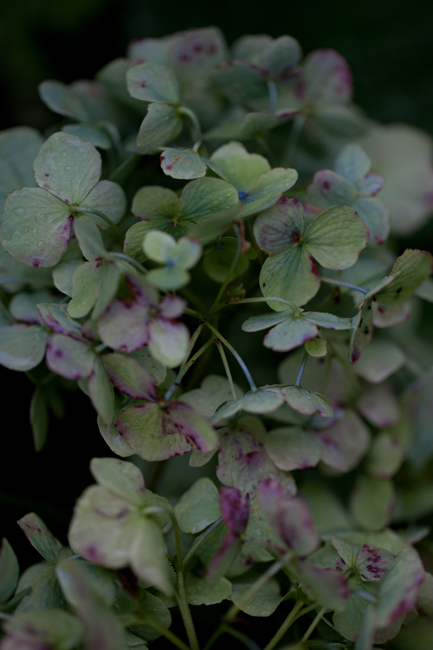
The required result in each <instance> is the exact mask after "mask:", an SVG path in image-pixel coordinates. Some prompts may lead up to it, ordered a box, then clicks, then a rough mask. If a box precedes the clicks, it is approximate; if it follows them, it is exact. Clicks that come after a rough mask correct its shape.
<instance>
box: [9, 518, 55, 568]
mask: <svg viewBox="0 0 433 650" xmlns="http://www.w3.org/2000/svg"><path fill="white" fill-rule="evenodd" d="M18 526H19V527H20V528H21V530H22V531H23V532H24V534H25V536H26V537H27V539H28V540H29V542H30V544H31V545H32V546H33V547H34V548H35V549H36V550H37V552H38V553H40V554H41V555H42V557H43V558H44V559H45V560H47V562H50V563H51V564H56V563H57V558H58V555H59V551H60V550H61V548H62V545H61V543H60V542H59V540H58V539H56V538H55V537H54V535H52V534H51V533H50V531H49V530H48V528H47V527H46V525H45V524H44V522H43V521H42V519H41V518H40V517H38V515H35V513H34V512H30V513H29V514H28V515H25V516H24V517H22V518H21V519H20V520H19V521H18Z"/></svg>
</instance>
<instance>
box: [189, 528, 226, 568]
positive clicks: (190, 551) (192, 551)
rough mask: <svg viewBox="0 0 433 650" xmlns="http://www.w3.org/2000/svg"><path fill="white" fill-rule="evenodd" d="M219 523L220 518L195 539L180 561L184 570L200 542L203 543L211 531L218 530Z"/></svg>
mask: <svg viewBox="0 0 433 650" xmlns="http://www.w3.org/2000/svg"><path fill="white" fill-rule="evenodd" d="M221 523H222V517H220V518H219V519H217V520H216V521H214V522H213V524H211V525H210V526H208V527H207V528H206V530H205V531H204V532H203V533H202V534H201V535H200V537H197V539H196V540H195V542H194V544H193V545H192V546H191V548H190V549H189V551H188V553H187V554H186V555H185V557H184V558H183V560H182V562H183V566H184V568H186V565H187V564H188V562H189V561H190V559H191V558H192V557H193V556H194V555H195V553H196V551H197V549H198V547H199V546H200V544H201V543H202V542H204V540H205V539H206V537H207V536H208V535H210V533H211V532H212V531H213V530H215V528H218V526H219V525H220V524H221Z"/></svg>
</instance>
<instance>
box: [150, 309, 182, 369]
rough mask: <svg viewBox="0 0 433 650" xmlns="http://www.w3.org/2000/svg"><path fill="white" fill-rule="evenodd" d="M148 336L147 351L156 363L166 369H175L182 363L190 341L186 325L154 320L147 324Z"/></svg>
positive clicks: (159, 319) (160, 319)
mask: <svg viewBox="0 0 433 650" xmlns="http://www.w3.org/2000/svg"><path fill="white" fill-rule="evenodd" d="M149 335H150V340H149V351H150V353H151V355H152V356H153V357H154V358H155V359H156V360H157V361H159V362H160V363H163V364H164V365H165V366H167V368H176V367H177V366H179V365H180V364H181V363H182V361H183V359H184V357H185V354H186V352H187V348H188V344H189V339H190V336H189V330H188V328H187V327H186V325H184V324H183V323H175V322H172V321H168V320H163V319H162V318H158V319H154V320H152V321H151V322H150V324H149Z"/></svg>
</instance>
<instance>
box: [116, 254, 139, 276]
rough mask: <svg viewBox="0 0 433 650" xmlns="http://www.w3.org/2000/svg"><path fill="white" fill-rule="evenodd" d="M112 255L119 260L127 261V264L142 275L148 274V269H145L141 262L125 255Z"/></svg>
mask: <svg viewBox="0 0 433 650" xmlns="http://www.w3.org/2000/svg"><path fill="white" fill-rule="evenodd" d="M111 255H114V256H115V257H118V258H119V260H125V262H128V264H130V265H131V266H133V267H134V268H135V269H137V271H141V273H147V269H145V268H144V266H142V265H141V264H140V262H137V260H134V258H133V257H129V255H125V253H111Z"/></svg>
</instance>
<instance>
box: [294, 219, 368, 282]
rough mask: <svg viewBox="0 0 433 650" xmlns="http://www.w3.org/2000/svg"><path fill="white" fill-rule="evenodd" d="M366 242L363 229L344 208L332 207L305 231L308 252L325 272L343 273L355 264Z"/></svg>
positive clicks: (358, 220)
mask: <svg viewBox="0 0 433 650" xmlns="http://www.w3.org/2000/svg"><path fill="white" fill-rule="evenodd" d="M367 241H368V230H367V228H366V226H365V225H364V223H363V222H362V221H361V219H360V218H359V217H358V216H356V214H355V212H354V211H353V210H351V209H350V208H348V207H346V206H336V207H332V208H328V210H325V211H324V212H321V213H320V214H319V216H318V217H316V218H315V219H314V221H313V222H312V223H311V224H310V225H309V226H308V228H307V230H306V232H305V246H306V248H307V250H308V252H309V253H310V254H311V255H312V256H313V257H314V258H315V259H316V260H317V261H318V262H319V264H321V265H322V266H324V267H325V268H328V269H337V270H338V269H341V270H343V269H346V268H348V267H349V266H352V265H353V264H355V262H356V260H357V259H358V255H359V253H360V251H361V250H362V249H363V248H365V246H366V245H367Z"/></svg>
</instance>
